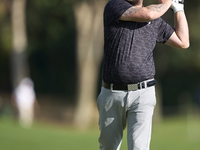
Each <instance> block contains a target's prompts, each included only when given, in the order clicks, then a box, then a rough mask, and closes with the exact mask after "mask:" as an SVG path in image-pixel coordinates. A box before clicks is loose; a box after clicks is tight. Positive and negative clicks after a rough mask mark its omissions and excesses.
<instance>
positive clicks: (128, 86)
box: [102, 79, 156, 91]
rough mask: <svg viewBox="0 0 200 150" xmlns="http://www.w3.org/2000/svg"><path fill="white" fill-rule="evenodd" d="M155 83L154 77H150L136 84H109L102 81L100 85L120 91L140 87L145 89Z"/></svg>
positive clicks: (134, 89)
mask: <svg viewBox="0 0 200 150" xmlns="http://www.w3.org/2000/svg"><path fill="white" fill-rule="evenodd" d="M155 84H156V80H155V79H150V80H146V81H142V82H139V83H136V84H124V85H119V84H112V83H111V84H110V83H106V82H104V81H102V86H103V87H104V88H106V89H111V90H122V91H136V90H140V89H145V88H148V87H151V86H154V85H155Z"/></svg>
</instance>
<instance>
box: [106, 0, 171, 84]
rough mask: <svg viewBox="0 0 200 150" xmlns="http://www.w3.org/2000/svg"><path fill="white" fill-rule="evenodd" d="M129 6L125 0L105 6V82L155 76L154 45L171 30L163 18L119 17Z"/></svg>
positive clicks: (163, 40)
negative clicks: (149, 19) (125, 18)
mask: <svg viewBox="0 0 200 150" xmlns="http://www.w3.org/2000/svg"><path fill="white" fill-rule="evenodd" d="M130 7H132V5H131V4H129V3H128V2H126V1H125V0H110V1H109V2H108V3H107V4H106V6H105V9H104V61H103V81H104V82H106V83H115V84H131V83H138V82H141V81H144V80H147V79H151V78H154V76H155V65H154V59H153V49H154V48H155V45H156V43H157V42H159V43H165V42H166V41H167V40H168V39H169V38H170V36H171V35H172V33H173V32H174V28H172V27H171V26H170V25H169V24H167V23H166V22H165V21H164V20H163V19H162V18H158V19H156V20H153V21H151V22H133V21H120V20H119V18H120V17H121V15H122V14H123V13H124V12H125V11H126V10H127V9H129V8H130Z"/></svg>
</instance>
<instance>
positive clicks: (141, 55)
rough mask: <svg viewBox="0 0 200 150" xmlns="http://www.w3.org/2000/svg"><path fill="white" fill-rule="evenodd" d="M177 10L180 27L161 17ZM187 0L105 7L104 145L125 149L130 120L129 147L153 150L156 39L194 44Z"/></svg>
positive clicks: (123, 0)
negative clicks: (121, 146)
mask: <svg viewBox="0 0 200 150" xmlns="http://www.w3.org/2000/svg"><path fill="white" fill-rule="evenodd" d="M170 7H171V8H172V9H173V11H174V19H175V27H174V28H173V27H171V26H170V25H169V24H167V23H166V22H165V21H164V20H163V19H161V18H160V17H161V16H162V15H163V14H164V13H165V12H166V11H167V10H168V9H169V8H170ZM188 32H189V31H188V23H187V20H186V16H185V13H184V5H183V1H182V0H159V3H158V4H152V5H149V6H146V7H144V6H143V0H110V1H109V2H108V3H107V4H106V6H105V9H104V62H103V83H102V89H101V93H100V94H99V96H98V100H97V106H98V110H99V128H100V137H99V144H100V150H119V149H120V145H121V141H122V137H123V130H124V129H125V127H126V126H127V136H128V137H127V141H128V150H149V146H150V139H151V128H152V116H153V110H154V107H155V105H156V97H155V87H154V85H155V84H156V81H155V79H154V76H155V66H154V60H153V50H154V48H155V46H156V43H163V44H166V45H169V46H173V47H176V48H181V49H186V48H188V47H189V33H188Z"/></svg>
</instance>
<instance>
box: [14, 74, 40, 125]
mask: <svg viewBox="0 0 200 150" xmlns="http://www.w3.org/2000/svg"><path fill="white" fill-rule="evenodd" d="M12 103H13V104H14V106H15V107H16V108H17V112H18V116H17V117H18V119H19V123H20V125H21V126H23V127H26V128H30V127H31V125H32V123H33V119H34V110H35V106H37V107H38V103H37V99H36V94H35V91H34V84H33V81H32V80H31V79H30V78H28V77H26V78H24V79H23V80H22V81H21V82H20V84H19V85H18V86H17V87H16V89H15V90H14V93H13V96H12Z"/></svg>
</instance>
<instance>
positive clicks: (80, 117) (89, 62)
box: [74, 0, 105, 128]
mask: <svg viewBox="0 0 200 150" xmlns="http://www.w3.org/2000/svg"><path fill="white" fill-rule="evenodd" d="M104 4H105V1H98V0H94V1H90V2H88V1H82V2H80V3H78V4H76V5H75V7H74V11H75V17H76V22H77V61H78V85H77V90H78V94H77V95H78V97H77V99H78V104H77V110H76V113H75V124H76V126H77V127H80V128H85V127H87V126H88V125H89V124H90V123H91V121H92V119H94V118H93V117H94V114H96V112H97V111H96V110H95V108H96V107H95V99H96V91H97V81H98V74H99V68H100V64H101V60H102V54H103V8H104Z"/></svg>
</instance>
